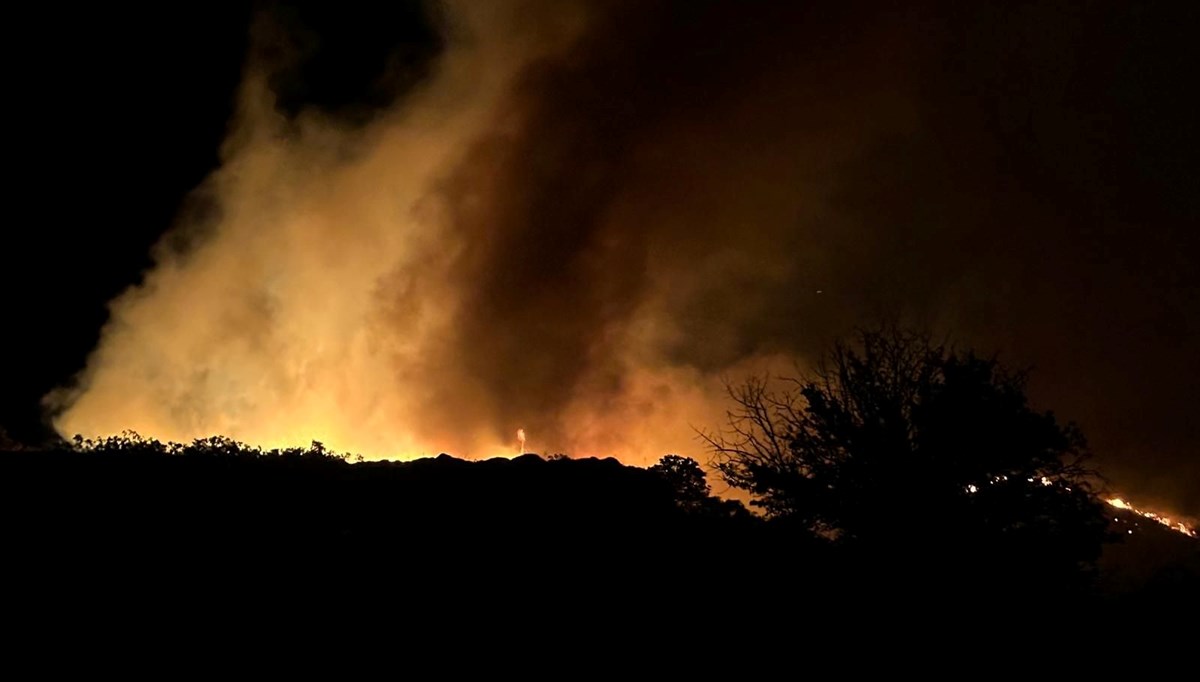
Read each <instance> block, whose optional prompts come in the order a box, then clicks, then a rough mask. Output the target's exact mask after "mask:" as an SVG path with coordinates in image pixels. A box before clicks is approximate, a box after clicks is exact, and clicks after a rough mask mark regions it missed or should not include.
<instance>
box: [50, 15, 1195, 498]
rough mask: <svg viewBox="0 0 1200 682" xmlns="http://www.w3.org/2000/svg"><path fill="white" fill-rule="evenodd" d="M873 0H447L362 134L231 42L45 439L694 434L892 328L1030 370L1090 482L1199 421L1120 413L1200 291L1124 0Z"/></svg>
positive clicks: (651, 443) (552, 448)
mask: <svg viewBox="0 0 1200 682" xmlns="http://www.w3.org/2000/svg"><path fill="white" fill-rule="evenodd" d="M880 5H881V3H753V4H751V5H749V6H748V5H747V4H745V3H735V2H637V1H629V2H601V1H599V0H597V1H595V2H589V1H584V0H577V1H571V2H537V1H535V0H504V1H496V2H466V1H462V2H448V3H443V4H442V5H441V6H439V8H438V13H437V16H438V17H439V25H440V27H441V29H442V34H443V36H442V40H443V46H442V49H441V51H440V53H439V54H438V56H437V57H436V59H435V61H434V62H433V63H432V65H431V67H430V69H429V71H428V73H427V74H425V76H424V78H423V79H421V80H420V81H419V82H418V83H417V84H416V85H415V86H413V87H411V88H409V89H407V90H406V91H404V92H402V93H399V95H398V96H397V97H396V99H395V101H394V103H393V104H392V105H390V106H389V107H387V108H385V109H383V110H380V111H377V112H375V114H374V115H373V116H371V117H370V118H369V119H368V120H366V121H365V122H361V121H353V122H351V121H348V120H345V119H342V118H339V117H338V116H336V115H332V114H329V113H327V112H322V111H321V110H319V109H303V108H302V109H301V110H300V111H299V113H295V114H294V115H293V114H292V113H290V112H285V111H283V109H282V108H281V107H280V106H278V101H277V93H276V92H274V91H273V89H272V83H273V81H272V75H273V73H274V72H275V70H277V69H278V64H276V63H273V61H272V59H268V58H265V57H263V56H262V55H263V54H265V53H266V52H268V51H266V50H262V49H260V50H258V51H256V52H255V53H254V54H252V56H251V59H250V62H249V64H248V65H247V69H246V74H245V80H244V83H243V85H242V87H241V91H240V95H239V97H240V99H239V108H238V114H237V116H236V120H234V121H233V122H232V124H231V130H230V134H229V137H228V140H227V142H226V143H225V146H224V148H223V150H222V158H223V164H222V166H221V167H220V169H219V170H217V171H216V172H215V173H214V174H213V175H212V176H211V177H210V178H209V179H208V180H207V182H206V183H205V184H204V185H203V186H202V187H201V188H199V189H198V190H197V192H196V194H195V196H194V197H193V199H192V200H191V201H189V204H188V207H187V208H186V210H185V211H184V212H183V213H182V215H181V218H180V222H179V224H178V225H177V226H176V227H175V228H174V229H173V230H172V231H171V232H170V233H169V234H168V235H167V236H166V237H165V238H164V239H163V241H162V242H161V244H160V245H159V247H158V249H157V251H156V254H155V262H156V265H155V267H154V268H153V269H152V270H151V271H149V272H148V273H146V275H145V278H144V281H143V282H142V283H141V284H139V285H138V286H136V287H134V288H133V289H131V290H129V291H128V292H126V293H125V294H124V295H122V296H121V297H120V298H119V299H117V300H116V301H114V302H113V303H112V313H111V321H110V322H109V324H108V326H107V327H106V328H105V329H104V332H103V336H102V340H101V343H100V345H99V347H98V348H97V349H96V350H95V352H94V354H93V355H92V357H91V358H90V361H89V363H88V366H87V369H86V371H85V372H84V373H83V374H82V375H81V377H80V378H79V382H78V385H77V386H76V387H74V388H72V389H69V390H65V391H63V392H60V393H59V394H57V395H56V396H54V397H53V398H52V401H53V404H54V405H55V407H56V410H57V415H58V416H57V419H56V426H57V428H58V430H59V431H60V432H61V433H63V434H64V435H71V434H75V433H82V434H86V435H98V434H107V433H114V432H119V431H121V430H124V429H132V430H135V431H138V432H139V433H142V434H144V435H150V436H154V437H158V438H163V439H174V440H187V439H191V438H194V437H201V436H207V435H211V434H216V433H219V434H225V435H228V436H231V437H234V438H237V439H239V440H242V441H246V442H250V443H261V444H265V445H279V444H306V443H307V442H308V441H310V440H314V439H315V440H320V441H322V442H324V443H325V444H326V445H327V446H329V447H331V448H334V449H337V450H348V451H355V452H361V453H363V454H365V455H369V456H376V457H409V456H418V455H420V454H422V453H425V454H433V453H436V452H439V451H448V452H452V453H455V454H459V455H465V456H490V455H496V454H504V453H510V452H512V450H513V447H512V434H513V433H514V432H515V430H516V429H518V428H524V429H528V430H529V432H530V433H531V434H533V435H534V436H535V438H536V442H537V444H538V446H539V449H543V450H546V451H549V452H558V451H561V452H569V453H573V454H576V455H610V454H611V455H616V456H618V457H619V458H621V459H624V460H626V461H629V462H633V463H643V462H648V461H653V460H654V459H656V458H657V457H658V456H660V455H662V454H664V453H666V452H681V453H684V454H691V455H693V456H698V457H699V456H702V454H703V453H702V451H701V449H700V446H699V445H698V444H697V443H696V442H695V439H694V438H693V432H692V426H693V425H696V426H713V425H717V424H719V423H720V422H721V421H722V419H723V415H724V410H725V408H726V404H725V402H724V396H723V392H722V382H723V381H725V380H736V379H737V377H739V376H742V375H744V374H745V373H746V372H751V371H763V370H772V371H775V370H789V369H791V368H792V366H793V365H792V363H793V361H798V362H800V363H801V364H803V363H804V362H806V361H807V360H808V359H810V358H811V357H813V355H814V354H815V353H816V352H818V351H819V350H820V349H821V347H822V346H823V345H824V344H825V343H827V342H828V340H829V339H830V338H832V337H833V336H835V335H838V334H840V333H844V332H845V331H847V329H848V328H850V327H851V326H852V325H854V324H859V323H868V322H870V321H872V320H874V319H878V318H879V317H881V316H883V317H888V318H895V317H897V316H899V317H903V318H905V319H909V320H915V321H917V322H919V323H922V324H926V325H930V326H932V327H933V328H936V329H939V330H943V329H944V330H948V331H952V332H954V333H955V334H956V335H957V336H958V337H959V338H960V339H961V340H963V341H965V342H967V343H972V344H975V345H979V346H980V347H982V348H985V349H988V350H992V349H998V350H1000V351H1002V352H1003V353H1005V354H1006V355H1005V357H1007V358H1009V359H1010V360H1012V361H1013V362H1016V363H1018V364H1020V363H1034V364H1036V365H1037V373H1036V374H1035V385H1034V388H1035V394H1036V395H1035V397H1037V398H1038V399H1039V401H1043V400H1044V402H1045V403H1046V404H1047V405H1049V406H1053V407H1055V408H1056V409H1057V410H1058V411H1059V412H1060V414H1062V415H1063V416H1065V417H1068V418H1076V419H1078V420H1080V421H1081V422H1082V423H1083V426H1084V428H1085V431H1087V432H1089V433H1092V434H1093V441H1094V443H1095V444H1096V446H1097V450H1099V451H1100V452H1101V454H1104V453H1105V452H1107V453H1109V454H1108V455H1106V456H1107V457H1108V462H1109V463H1110V464H1111V465H1112V466H1113V468H1112V469H1110V471H1117V472H1120V471H1122V469H1121V467H1120V462H1121V461H1123V459H1124V460H1131V459H1132V458H1134V457H1141V458H1143V459H1145V458H1150V459H1151V460H1152V459H1153V457H1154V455H1153V452H1155V449H1156V448H1157V449H1158V450H1164V449H1166V450H1169V449H1171V448H1175V449H1179V448H1181V447H1187V446H1189V444H1190V445H1191V446H1194V445H1196V444H1197V443H1200V434H1197V432H1196V426H1195V423H1196V422H1195V420H1190V419H1187V418H1185V416H1184V414H1183V412H1182V408H1179V407H1176V408H1171V407H1168V408H1166V409H1167V413H1165V414H1164V413H1159V414H1157V415H1155V416H1154V417H1152V418H1151V419H1150V420H1149V421H1150V422H1152V423H1145V422H1139V418H1138V417H1137V416H1136V415H1135V414H1133V413H1134V412H1136V404H1137V401H1136V400H1135V399H1134V398H1133V397H1131V396H1136V395H1138V392H1139V391H1166V392H1168V393H1169V392H1172V391H1179V392H1180V394H1182V393H1183V389H1184V386H1183V382H1182V381H1181V380H1180V379H1179V376H1188V375H1190V376H1200V371H1197V370H1200V368H1197V367H1196V362H1197V361H1196V359H1195V358H1194V357H1184V354H1182V353H1176V354H1171V353H1167V354H1166V355H1163V356H1160V357H1157V358H1147V359H1144V361H1142V360H1139V364H1138V365H1137V367H1136V368H1135V367H1134V366H1133V365H1132V364H1131V363H1129V362H1128V361H1127V358H1128V357H1129V355H1130V352H1131V351H1130V349H1132V348H1136V347H1137V346H1138V345H1139V344H1141V343H1143V341H1144V340H1145V339H1146V338H1149V336H1150V335H1151V334H1158V333H1160V332H1162V330H1163V328H1167V329H1168V336H1170V337H1171V338H1176V339H1178V341H1179V344H1180V348H1182V347H1183V345H1184V344H1185V343H1186V342H1187V340H1189V339H1190V340H1191V341H1195V337H1196V332H1195V329H1194V327H1193V326H1189V325H1191V324H1192V323H1190V322H1188V318H1187V316H1186V315H1184V314H1183V313H1182V312H1181V308H1182V307H1183V306H1185V305H1187V304H1189V303H1195V296H1194V292H1195V291H1196V288H1195V286H1194V285H1195V274H1194V270H1192V269H1190V268H1189V267H1188V265H1187V262H1186V261H1185V259H1184V258H1183V257H1182V256H1180V255H1179V254H1178V253H1171V252H1170V250H1169V249H1167V248H1165V245H1166V243H1167V242H1165V241H1160V240H1158V237H1157V236H1156V235H1158V234H1165V233H1166V232H1169V231H1170V230H1173V229H1182V228H1178V226H1179V225H1183V224H1185V222H1184V218H1186V217H1187V216H1185V215H1183V214H1184V213H1185V212H1186V211H1187V210H1189V209H1188V207H1187V206H1183V207H1182V208H1180V207H1178V206H1173V205H1172V204H1171V198H1172V197H1173V196H1175V195H1171V196H1168V197H1165V198H1164V197H1156V198H1155V202H1156V203H1155V204H1154V205H1155V206H1157V207H1158V209H1157V211H1158V212H1157V213H1154V214H1150V213H1147V212H1145V211H1143V210H1142V208H1143V207H1144V205H1146V204H1148V203H1150V200H1149V199H1147V198H1146V197H1145V195H1143V194H1140V193H1138V192H1140V190H1138V189H1137V188H1136V187H1135V185H1137V183H1136V182H1133V184H1128V183H1125V180H1127V179H1129V178H1132V177H1133V176H1132V175H1131V174H1130V172H1129V171H1127V170H1126V169H1125V166H1124V165H1123V161H1121V160H1120V159H1119V157H1117V156H1114V155H1115V154H1117V152H1114V151H1112V149H1113V146H1114V145H1117V146H1119V145H1120V144H1124V143H1128V144H1134V142H1136V141H1129V140H1125V141H1122V140H1121V139H1114V136H1116V137H1119V135H1117V133H1116V132H1114V131H1113V130H1110V129H1109V128H1108V127H1107V126H1111V125H1115V124H1112V123H1111V121H1112V115H1111V110H1112V109H1113V107H1115V106H1118V105H1121V102H1117V103H1114V102H1113V101H1110V100H1108V99H1104V98H1106V97H1109V95H1108V94H1106V92H1107V91H1105V90H1104V88H1103V87H1101V85H1100V84H1098V83H1094V82H1090V81H1088V80H1087V78H1086V75H1085V72H1084V71H1083V70H1082V68H1081V67H1082V66H1083V65H1084V64H1090V65H1094V62H1093V61H1092V60H1094V59H1095V58H1096V55H1095V54H1093V53H1092V52H1090V51H1088V49H1085V47H1080V46H1088V45H1092V44H1093V43H1094V42H1095V41H1094V38H1095V35H1098V32H1099V31H1100V30H1101V29H1102V28H1103V26H1101V24H1104V26H1107V23H1106V22H1115V21H1117V19H1114V18H1113V12H1116V11H1117V10H1112V12H1108V13H1107V14H1105V13H1104V12H1099V13H1098V14H1096V15H1095V16H1091V15H1089V16H1086V17H1077V16H1070V15H1068V14H1066V13H1067V10H1056V9H1051V8H1048V9H1021V10H1017V9H1013V10H1009V9H1007V8H1006V7H1007V6H1004V7H982V6H981V8H979V9H977V10H976V9H971V10H968V9H962V8H960V9H957V10H947V9H946V8H945V7H939V6H938V5H939V4H938V3H932V2H931V3H920V2H918V3H899V4H898V5H896V6H894V7H891V8H889V9H881V8H880ZM1027 15H1031V16H1027ZM1118 18H1119V17H1118ZM270 24H271V22H270V21H264V22H262V25H260V26H258V27H257V28H256V44H257V45H260V46H262V45H272V44H274V42H273V41H276V42H278V41H279V40H280V39H279V37H278V36H277V35H276V34H275V33H274V31H276V30H277V29H272V28H271V25H270ZM1047 26H1049V27H1051V29H1050V30H1048V31H1042V30H1041V29H1043V28H1045V27H1047ZM1056 32H1057V33H1056ZM1063 34H1070V38H1071V40H1070V41H1064V40H1063ZM1089 41H1092V42H1089ZM1113 68H1117V65H1116V64H1115V63H1114V66H1113ZM1122 101H1123V100H1122ZM1097 107H1099V108H1101V109H1102V110H1104V111H1107V112H1108V113H1107V114H1105V115H1104V116H1099V115H1097V114H1096V110H1097ZM1121 130H1125V129H1124V128H1122V129H1121ZM1134 132H1135V133H1136V130H1135V131H1134ZM1109 133H1112V134H1109ZM1122 134H1123V133H1122ZM1130 134H1131V135H1132V134H1134V133H1130ZM1106 135H1107V137H1106ZM1101 139H1102V140H1105V142H1104V143H1103V144H1101V143H1100V142H1098V141H1097V140H1101ZM1123 183H1125V184H1123ZM1143 184H1144V183H1143ZM1167 184H1169V183H1167ZM1158 186H1167V185H1166V184H1161V183H1160V185H1158ZM1097 188H1100V189H1097ZM1113 188H1119V189H1113ZM1146 226H1154V227H1155V228H1156V229H1157V230H1159V231H1158V232H1149V233H1146V232H1140V231H1139V230H1141V229H1142V228H1144V227H1146ZM1135 233H1137V234H1138V235H1139V236H1138V237H1137V238H1136V240H1134V239H1133V238H1132V236H1133V235H1134V234H1135ZM1146 262H1153V263H1154V268H1153V269H1147V268H1144V267H1141V265H1144V264H1145V263H1146ZM1189 287H1191V288H1189ZM1166 290H1170V291H1172V292H1178V291H1184V292H1191V293H1186V294H1176V293H1170V294H1163V293H1162V292H1163V291H1166ZM1193 319H1194V318H1193ZM1189 370H1191V372H1190V374H1188V371H1189ZM1167 404H1168V405H1169V402H1168V403H1167ZM1172 409H1174V410H1175V412H1171V410H1172ZM1139 424H1140V426H1139ZM1089 427H1092V428H1089ZM1139 476H1141V478H1139ZM1125 480H1126V481H1129V482H1131V483H1132V484H1133V485H1135V486H1136V485H1144V486H1145V488H1146V489H1148V488H1149V487H1150V481H1149V480H1148V478H1147V477H1146V476H1144V475H1140V474H1139V475H1134V474H1132V473H1128V472H1127V478H1126V479H1125ZM1158 483H1161V481H1160V482H1155V485H1158ZM1157 489H1158V490H1166V492H1165V494H1167V495H1171V494H1173V493H1172V491H1171V490H1170V489H1169V485H1167V486H1166V487H1165V488H1164V487H1161V486H1160V487H1158V488H1157ZM1175 492H1176V493H1178V491H1175ZM1182 494H1183V493H1178V495H1177V497H1176V502H1181V500H1180V499H1179V498H1180V496H1182ZM1194 502H1195V501H1194V500H1193V503H1194ZM1181 503H1182V504H1187V502H1186V501H1182V502H1181ZM1177 508H1178V506H1177ZM1193 509H1195V507H1193Z"/></svg>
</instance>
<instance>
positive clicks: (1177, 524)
mask: <svg viewBox="0 0 1200 682" xmlns="http://www.w3.org/2000/svg"><path fill="white" fill-rule="evenodd" d="M1106 502H1108V503H1109V504H1110V505H1112V506H1114V507H1116V508H1117V509H1124V510H1126V511H1130V512H1133V513H1134V514H1137V515H1138V516H1143V517H1145V518H1147V519H1150V520H1151V521H1157V522H1158V523H1161V524H1162V525H1164V526H1166V527H1167V528H1170V529H1171V530H1173V531H1176V532H1179V533H1183V534H1184V535H1186V536H1188V537H1190V538H1194V537H1196V529H1195V528H1192V527H1191V526H1189V525H1187V524H1186V523H1184V522H1182V521H1179V520H1176V519H1172V518H1171V517H1169V516H1163V515H1162V514H1156V513H1154V512H1152V511H1145V510H1143V509H1138V508H1137V507H1135V506H1133V505H1132V504H1129V503H1128V502H1126V501H1125V500H1124V499H1122V498H1120V497H1110V498H1109V499H1108V500H1106ZM1130 532H1131V533H1132V532H1133V531H1130Z"/></svg>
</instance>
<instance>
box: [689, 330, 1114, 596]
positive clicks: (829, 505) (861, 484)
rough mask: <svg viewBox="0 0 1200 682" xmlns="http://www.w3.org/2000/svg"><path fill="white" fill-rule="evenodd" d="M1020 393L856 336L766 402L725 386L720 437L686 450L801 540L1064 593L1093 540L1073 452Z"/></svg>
mask: <svg viewBox="0 0 1200 682" xmlns="http://www.w3.org/2000/svg"><path fill="white" fill-rule="evenodd" d="M1025 378H1026V377H1025V373H1024V372H1014V371H1011V370H1008V369H1006V368H1005V367H1004V366H1003V365H1001V364H1000V363H999V362H998V361H997V360H996V359H995V358H985V357H980V356H978V355H976V354H975V353H974V352H972V351H965V352H960V351H957V350H954V349H951V348H948V347H946V346H945V345H940V344H936V343H934V342H933V341H932V340H931V339H930V338H929V337H928V336H926V335H923V334H920V333H916V332H912V331H906V330H901V329H897V328H894V327H882V328H878V329H873V330H860V331H859V332H858V333H857V335H856V336H855V337H854V338H852V339H851V340H842V341H838V342H837V343H835V344H834V345H833V346H832V348H831V349H830V350H829V352H828V353H827V354H826V355H825V357H824V358H823V359H822V361H821V362H820V363H819V364H818V365H817V368H816V369H815V370H814V371H813V372H811V373H810V374H807V375H804V376H800V377H796V378H788V379H784V380H782V387H777V386H776V385H775V384H774V383H773V382H772V381H770V380H768V379H767V378H764V377H757V378H753V379H751V380H749V381H747V382H745V383H743V384H741V385H735V386H730V387H729V390H730V395H731V396H732V399H733V403H734V409H733V410H732V411H731V412H730V415H729V423H728V428H727V429H726V430H724V431H721V432H716V433H712V432H710V433H703V434H701V435H702V436H703V437H704V438H705V440H706V441H707V443H708V444H709V446H710V447H711V449H712V450H713V451H714V453H715V455H716V459H717V464H716V466H717V469H718V471H719V472H720V474H721V476H722V477H723V478H724V479H725V480H726V481H727V482H728V483H730V484H731V485H733V486H736V487H738V488H741V489H744V490H746V491H748V492H749V493H751V494H752V495H753V496H754V499H755V501H754V502H753V504H755V505H757V506H759V507H760V508H761V509H762V510H763V511H764V512H765V514H766V516H767V517H768V518H771V519H773V520H775V521H777V522H779V523H781V524H785V525H787V526H788V527H791V528H794V529H798V530H799V532H801V533H802V534H805V535H811V536H815V537H820V538H825V539H827V540H829V541H831V542H833V543H834V544H837V545H841V546H844V547H848V548H852V549H854V550H856V551H872V552H888V553H890V554H892V555H895V554H896V553H897V552H901V553H902V554H904V555H908V556H918V557H922V558H924V559H928V562H933V563H938V564H941V566H942V567H943V569H944V570H945V571H947V572H952V571H954V570H961V569H962V568H963V567H964V566H972V567H974V568H976V569H979V568H983V569H986V570H987V571H988V572H990V573H995V574H1004V575H1005V576H1006V577H1005V579H1006V580H1016V579H1018V578H1019V577H1020V576H1021V575H1032V574H1033V573H1035V572H1036V573H1037V574H1038V575H1039V576H1041V578H1040V579H1043V580H1044V579H1046V578H1047V577H1048V576H1053V577H1056V578H1060V579H1062V580H1065V581H1068V582H1071V581H1076V580H1078V579H1079V578H1081V577H1086V569H1087V568H1088V567H1089V566H1090V565H1091V564H1092V562H1094V560H1095V559H1096V557H1097V556H1098V554H1099V551H1100V548H1101V545H1102V542H1103V539H1104V537H1105V532H1106V531H1105V520H1104V517H1103V513H1102V507H1101V505H1100V503H1099V501H1098V500H1097V499H1096V497H1095V495H1094V494H1093V492H1092V489H1091V487H1090V484H1089V481H1090V480H1091V478H1092V472H1090V471H1089V470H1087V469H1086V468H1085V467H1084V462H1085V460H1086V458H1087V456H1088V450H1087V445H1086V442H1085V441H1084V438H1083V436H1082V434H1081V433H1080V432H1079V430H1078V429H1077V428H1076V427H1075V426H1074V425H1073V424H1068V425H1065V426H1063V425H1060V424H1059V423H1058V421H1057V420H1056V419H1055V417H1054V415H1053V414H1052V413H1049V412H1039V411H1036V410H1034V409H1032V408H1031V407H1030V406H1029V404H1028V400H1027V398H1026V394H1025ZM928 562H923V563H928ZM951 566H953V568H951ZM920 570H925V569H924V568H922V569H920Z"/></svg>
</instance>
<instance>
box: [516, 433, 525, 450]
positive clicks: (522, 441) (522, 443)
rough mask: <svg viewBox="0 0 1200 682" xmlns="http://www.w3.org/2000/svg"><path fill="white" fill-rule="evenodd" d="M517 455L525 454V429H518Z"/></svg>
mask: <svg viewBox="0 0 1200 682" xmlns="http://www.w3.org/2000/svg"><path fill="white" fill-rule="evenodd" d="M517 454H518V455H523V454H525V429H517Z"/></svg>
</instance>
